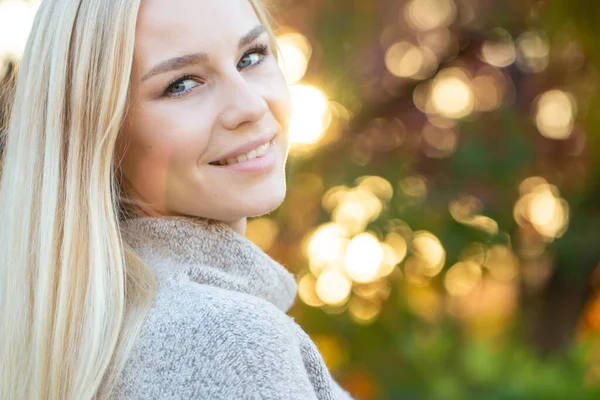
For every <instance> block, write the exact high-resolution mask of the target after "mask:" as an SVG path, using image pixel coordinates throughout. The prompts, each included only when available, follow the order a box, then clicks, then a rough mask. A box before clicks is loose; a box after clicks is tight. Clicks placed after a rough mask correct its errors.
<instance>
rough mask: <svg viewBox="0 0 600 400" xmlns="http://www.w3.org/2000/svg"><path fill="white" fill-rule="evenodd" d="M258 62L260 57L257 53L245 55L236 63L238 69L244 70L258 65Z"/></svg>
mask: <svg viewBox="0 0 600 400" xmlns="http://www.w3.org/2000/svg"><path fill="white" fill-rule="evenodd" d="M260 60H261V55H260V54H258V53H252V54H247V55H245V56H244V57H243V58H242V59H241V60H240V62H239V63H238V68H239V69H244V68H248V67H251V66H253V65H255V64H257V63H259V62H260Z"/></svg>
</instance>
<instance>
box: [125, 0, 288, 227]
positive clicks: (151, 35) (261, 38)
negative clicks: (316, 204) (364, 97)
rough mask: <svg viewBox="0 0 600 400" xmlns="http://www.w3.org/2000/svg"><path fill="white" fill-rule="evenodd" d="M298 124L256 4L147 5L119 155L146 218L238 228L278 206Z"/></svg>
mask: <svg viewBox="0 0 600 400" xmlns="http://www.w3.org/2000/svg"><path fill="white" fill-rule="evenodd" d="M289 116H290V101H289V93H288V90H287V86H286V83H285V80H284V78H283V75H282V73H281V71H280V69H279V67H278V64H277V61H276V59H275V57H274V55H273V49H272V48H271V45H270V41H269V36H268V34H267V32H266V30H265V29H264V26H263V25H262V24H261V22H260V20H259V19H258V17H257V15H256V13H255V11H254V9H253V8H252V5H251V4H250V2H249V0H202V1H198V0H144V1H142V5H141V8H140V12H139V15H138V21H137V28H136V38H135V53H134V61H133V69H132V82H131V107H130V109H129V111H128V115H127V117H126V120H125V123H124V125H123V131H122V134H121V136H120V137H119V143H118V148H120V149H122V150H120V151H121V152H122V153H121V158H122V162H121V170H122V175H123V178H124V185H125V189H126V191H127V192H128V195H129V196H130V197H133V198H134V199H135V200H140V201H141V202H142V203H144V204H146V205H145V206H143V207H142V212H143V213H144V214H146V215H151V216H158V215H194V216H200V217H206V218H211V219H217V220H222V221H226V222H233V223H235V222H236V221H239V220H241V219H244V218H245V217H247V216H255V215H260V214H264V213H267V212H270V211H272V210H273V209H275V208H277V207H278V206H279V205H280V203H281V202H282V201H283V198H284V196H285V162H286V159H287V154H288V148H289V140H288V135H287V131H288V123H289ZM226 161H227V164H225V165H221V164H224V163H225V162H226Z"/></svg>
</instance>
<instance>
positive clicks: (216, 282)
mask: <svg viewBox="0 0 600 400" xmlns="http://www.w3.org/2000/svg"><path fill="white" fill-rule="evenodd" d="M121 232H122V234H123V238H124V240H125V241H126V242H127V243H128V244H129V245H130V246H132V247H133V249H134V250H136V252H137V253H138V254H139V255H140V256H141V257H142V258H143V259H144V261H145V262H146V263H147V264H148V266H149V267H150V268H152V269H153V270H155V271H156V270H157V269H160V270H161V273H164V272H168V271H165V268H167V269H169V270H170V269H184V270H185V271H186V272H187V274H188V275H189V277H190V279H191V280H193V281H195V282H197V283H200V284H206V285H211V286H218V287H221V288H224V289H229V290H235V291H239V292H244V293H247V294H250V295H253V296H257V297H260V298H263V299H265V300H267V301H269V302H271V303H272V304H274V305H275V306H277V307H278V308H279V309H281V310H283V311H284V312H287V311H288V310H289V308H290V307H291V306H292V304H293V302H294V299H295V297H296V292H297V286H296V282H295V280H294V277H293V276H292V274H290V273H289V272H288V271H287V270H286V269H285V268H284V267H283V266H282V265H281V264H279V263H278V262H276V261H275V260H273V259H272V258H271V257H269V256H268V255H267V254H266V253H265V252H264V251H263V250H261V249H260V248H259V247H258V246H256V245H255V244H254V243H252V242H251V241H250V240H249V239H247V238H246V237H245V236H243V235H241V234H239V233H238V232H236V231H235V230H233V229H232V228H231V227H230V226H229V225H227V224H225V223H224V222H220V221H215V220H210V219H205V218H198V217H184V216H176V217H175V216H168V217H140V218H134V219H130V220H127V221H123V222H121ZM165 264H166V265H165Z"/></svg>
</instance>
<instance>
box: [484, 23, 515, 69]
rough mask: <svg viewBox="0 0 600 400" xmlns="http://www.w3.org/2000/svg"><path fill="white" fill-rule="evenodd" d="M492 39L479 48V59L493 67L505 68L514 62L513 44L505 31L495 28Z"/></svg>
mask: <svg viewBox="0 0 600 400" xmlns="http://www.w3.org/2000/svg"><path fill="white" fill-rule="evenodd" d="M492 36H493V38H492V39H490V40H486V41H485V42H484V43H483V45H482V46H481V59H482V60H483V61H485V62H486V63H488V64H490V65H493V66H495V67H507V66H509V65H511V64H512V63H514V62H515V59H516V50H515V43H514V41H513V39H512V36H510V33H508V32H507V31H506V30H504V29H502V28H496V29H494V30H493V31H492Z"/></svg>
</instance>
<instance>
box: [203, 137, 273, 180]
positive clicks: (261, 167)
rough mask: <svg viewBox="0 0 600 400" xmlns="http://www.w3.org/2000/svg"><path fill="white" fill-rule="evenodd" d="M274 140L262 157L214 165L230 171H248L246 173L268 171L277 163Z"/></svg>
mask: <svg viewBox="0 0 600 400" xmlns="http://www.w3.org/2000/svg"><path fill="white" fill-rule="evenodd" d="M274 145H275V144H274V142H273V141H272V142H271V145H270V146H269V149H268V150H267V152H266V153H265V154H263V155H262V156H260V157H256V158H254V159H252V160H246V161H242V162H238V163H236V164H227V165H219V166H217V165H214V167H216V168H219V169H225V170H229V171H236V172H246V173H254V174H257V173H261V172H267V171H269V170H270V169H271V168H273V166H274V165H275V152H274V151H273V146H274Z"/></svg>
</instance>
